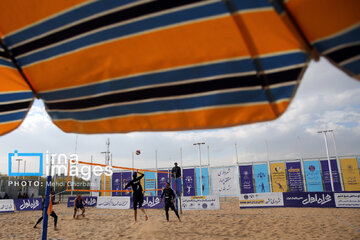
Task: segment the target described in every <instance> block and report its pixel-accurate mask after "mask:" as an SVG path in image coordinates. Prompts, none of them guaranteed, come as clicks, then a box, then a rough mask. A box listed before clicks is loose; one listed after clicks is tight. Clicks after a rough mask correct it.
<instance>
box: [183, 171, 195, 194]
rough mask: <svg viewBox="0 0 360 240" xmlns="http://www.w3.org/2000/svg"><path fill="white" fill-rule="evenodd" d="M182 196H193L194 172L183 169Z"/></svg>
mask: <svg viewBox="0 0 360 240" xmlns="http://www.w3.org/2000/svg"><path fill="white" fill-rule="evenodd" d="M183 181H184V196H195V170H194V169H193V168H189V169H183Z"/></svg>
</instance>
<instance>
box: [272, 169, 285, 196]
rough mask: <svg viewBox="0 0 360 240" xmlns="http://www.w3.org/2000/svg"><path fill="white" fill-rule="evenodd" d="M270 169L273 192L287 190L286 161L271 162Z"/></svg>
mask: <svg viewBox="0 0 360 240" xmlns="http://www.w3.org/2000/svg"><path fill="white" fill-rule="evenodd" d="M270 171H271V182H272V186H273V192H286V191H287V182H286V171H285V163H271V164H270Z"/></svg>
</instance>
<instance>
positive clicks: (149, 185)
mask: <svg viewBox="0 0 360 240" xmlns="http://www.w3.org/2000/svg"><path fill="white" fill-rule="evenodd" d="M155 174H156V173H154V172H145V190H147V189H156V184H155V183H156V179H155ZM147 193H150V194H151V196H155V195H156V191H147Z"/></svg>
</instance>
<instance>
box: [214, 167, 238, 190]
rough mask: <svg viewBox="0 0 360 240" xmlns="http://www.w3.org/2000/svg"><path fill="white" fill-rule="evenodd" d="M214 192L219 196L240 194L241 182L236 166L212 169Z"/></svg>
mask: <svg viewBox="0 0 360 240" xmlns="http://www.w3.org/2000/svg"><path fill="white" fill-rule="evenodd" d="M211 187H212V194H213V195H219V196H238V194H239V183H238V179H237V169H236V167H225V168H212V169H211Z"/></svg>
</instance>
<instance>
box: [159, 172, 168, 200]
mask: <svg viewBox="0 0 360 240" xmlns="http://www.w3.org/2000/svg"><path fill="white" fill-rule="evenodd" d="M163 171H164V170H163ZM157 181H158V189H164V188H165V186H166V182H170V180H169V174H167V173H157ZM161 193H162V190H159V191H158V195H161Z"/></svg>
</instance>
